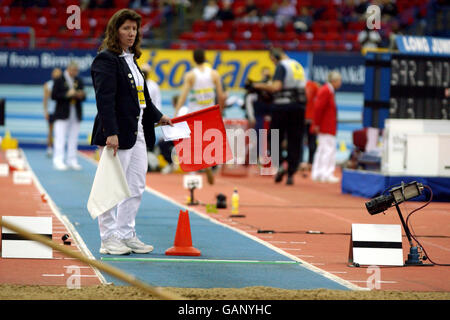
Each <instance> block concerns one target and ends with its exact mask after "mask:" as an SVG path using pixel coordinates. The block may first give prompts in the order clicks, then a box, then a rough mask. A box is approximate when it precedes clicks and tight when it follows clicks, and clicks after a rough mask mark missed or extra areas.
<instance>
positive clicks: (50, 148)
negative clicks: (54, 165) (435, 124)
mask: <svg viewBox="0 0 450 320" xmlns="http://www.w3.org/2000/svg"><path fill="white" fill-rule="evenodd" d="M46 154H47V157H49V158H51V157H52V156H53V148H52V147H47V152H46Z"/></svg>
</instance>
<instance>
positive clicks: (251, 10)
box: [242, 0, 259, 23]
mask: <svg viewBox="0 0 450 320" xmlns="http://www.w3.org/2000/svg"><path fill="white" fill-rule="evenodd" d="M243 14H244V16H243V17H242V21H245V22H250V23H256V22H258V21H259V8H258V6H257V5H255V1H254V0H247V1H246V3H245V7H244V12H243Z"/></svg>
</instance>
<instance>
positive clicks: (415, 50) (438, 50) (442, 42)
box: [395, 36, 450, 56]
mask: <svg viewBox="0 0 450 320" xmlns="http://www.w3.org/2000/svg"><path fill="white" fill-rule="evenodd" d="M395 41H396V43H397V47H398V50H399V51H400V52H401V53H408V54H416V55H427V56H450V39H446V38H432V37H417V36H397V37H396V38H395Z"/></svg>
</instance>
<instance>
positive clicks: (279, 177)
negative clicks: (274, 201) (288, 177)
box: [275, 169, 286, 183]
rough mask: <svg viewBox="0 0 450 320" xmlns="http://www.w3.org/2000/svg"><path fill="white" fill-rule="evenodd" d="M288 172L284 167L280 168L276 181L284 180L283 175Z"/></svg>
mask: <svg viewBox="0 0 450 320" xmlns="http://www.w3.org/2000/svg"><path fill="white" fill-rule="evenodd" d="M285 174H286V171H285V170H284V169H280V170H278V172H277V174H276V175H275V182H276V183H278V182H281V180H283V176H284V175H285Z"/></svg>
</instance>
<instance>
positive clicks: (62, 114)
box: [52, 75, 86, 121]
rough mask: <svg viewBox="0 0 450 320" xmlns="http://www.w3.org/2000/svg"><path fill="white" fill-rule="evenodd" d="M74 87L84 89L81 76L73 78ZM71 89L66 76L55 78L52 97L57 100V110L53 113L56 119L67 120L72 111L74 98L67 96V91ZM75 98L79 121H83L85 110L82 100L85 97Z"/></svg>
mask: <svg viewBox="0 0 450 320" xmlns="http://www.w3.org/2000/svg"><path fill="white" fill-rule="evenodd" d="M73 85H74V89H76V90H83V89H84V85H83V81H82V80H81V78H79V77H75V79H74V80H73ZM68 91H69V85H68V84H67V82H66V78H65V77H64V75H62V76H61V77H59V78H57V79H55V80H54V83H53V88H52V99H53V100H56V106H55V112H54V113H53V116H54V119H55V120H58V119H61V120H65V119H68V118H69V111H70V100H72V98H67V92H68ZM74 99H75V108H76V114H77V119H78V121H81V119H82V118H83V110H82V107H81V102H82V101H84V100H85V99H86V98H83V99H76V98H74Z"/></svg>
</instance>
